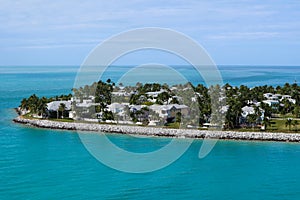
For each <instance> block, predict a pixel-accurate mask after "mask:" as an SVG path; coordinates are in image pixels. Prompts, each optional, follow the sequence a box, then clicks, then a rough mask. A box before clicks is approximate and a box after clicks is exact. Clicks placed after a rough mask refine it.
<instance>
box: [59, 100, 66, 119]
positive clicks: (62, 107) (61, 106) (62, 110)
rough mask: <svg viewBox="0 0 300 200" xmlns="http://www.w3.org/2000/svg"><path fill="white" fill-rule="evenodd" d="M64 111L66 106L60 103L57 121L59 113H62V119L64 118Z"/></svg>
mask: <svg viewBox="0 0 300 200" xmlns="http://www.w3.org/2000/svg"><path fill="white" fill-rule="evenodd" d="M65 110H66V105H65V104H64V103H61V104H60V105H59V108H58V110H57V119H58V117H59V112H61V113H62V114H61V116H62V118H63V117H64V113H65Z"/></svg>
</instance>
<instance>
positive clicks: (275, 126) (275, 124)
mask: <svg viewBox="0 0 300 200" xmlns="http://www.w3.org/2000/svg"><path fill="white" fill-rule="evenodd" d="M297 121H298V123H299V125H297V126H293V125H292V126H291V130H289V127H288V126H286V125H285V123H286V119H272V120H271V123H272V124H271V125H269V126H268V127H267V131H284V132H289V131H290V132H299V131H300V121H299V120H297Z"/></svg>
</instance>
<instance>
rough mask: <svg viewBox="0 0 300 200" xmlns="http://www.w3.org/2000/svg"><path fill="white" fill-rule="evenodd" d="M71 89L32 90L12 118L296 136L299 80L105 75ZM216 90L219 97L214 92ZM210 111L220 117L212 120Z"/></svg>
mask: <svg viewBox="0 0 300 200" xmlns="http://www.w3.org/2000/svg"><path fill="white" fill-rule="evenodd" d="M72 91H73V94H68V95H61V96H56V97H50V98H46V97H41V98H39V97H38V96H36V95H35V94H33V95H31V96H30V97H29V98H24V99H23V100H22V101H21V104H20V106H19V107H18V108H17V111H18V113H19V116H18V117H17V118H15V119H14V122H17V123H23V124H29V125H31V126H36V127H41V128H52V129H66V130H79V131H96V132H110V133H122V134H142V135H149V136H166V137H186V138H218V139H235V140H268V141H292V142H299V141H300V134H298V132H299V131H298V130H299V127H298V126H299V121H300V119H299V116H300V110H299V108H300V105H299V104H300V87H299V86H298V85H297V83H293V84H289V83H286V84H284V85H283V86H277V87H273V86H267V85H264V86H256V87H253V88H249V87H247V86H245V85H241V86H239V87H237V86H232V85H230V84H228V83H227V84H225V85H223V86H219V85H216V86H211V87H206V86H204V85H202V84H198V85H196V86H194V85H192V84H191V83H186V84H178V85H172V86H169V85H167V84H159V83H146V84H142V83H136V85H134V86H124V85H123V84H122V83H119V84H118V85H116V84H115V83H114V82H113V81H112V80H110V79H108V80H107V81H98V82H95V83H93V84H91V85H85V86H83V87H80V88H73V89H72ZM214 91H217V92H218V93H222V94H223V97H220V96H218V97H217V96H214ZM217 98H218V99H217ZM215 102H218V103H215ZM216 105H217V106H216ZM214 112H219V113H222V115H221V116H223V118H222V119H220V118H218V120H214V114H213V113H214ZM217 121H218V122H219V121H220V122H221V123H220V124H218V123H217Z"/></svg>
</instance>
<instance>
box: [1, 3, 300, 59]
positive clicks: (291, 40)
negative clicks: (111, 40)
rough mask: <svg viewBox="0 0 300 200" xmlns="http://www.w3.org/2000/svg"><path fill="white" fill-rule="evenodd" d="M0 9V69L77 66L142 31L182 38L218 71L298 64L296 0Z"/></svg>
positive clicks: (30, 5)
mask: <svg viewBox="0 0 300 200" xmlns="http://www.w3.org/2000/svg"><path fill="white" fill-rule="evenodd" d="M0 5H1V6H0V43H1V45H0V65H80V64H81V63H82V62H83V60H84V59H85V57H86V56H87V55H88V53H89V52H90V51H91V50H92V49H93V48H94V47H95V46H96V45H97V44H99V43H100V42H101V41H103V40H104V39H107V38H108V37H110V36H111V35H114V34H117V33H119V32H122V31H126V30H128V29H133V28H142V27H163V28H170V29H174V30H176V31H179V32H182V33H184V34H186V35H188V36H190V37H192V38H193V39H195V40H196V41H197V42H198V43H199V44H201V45H202V46H203V47H204V48H205V49H206V50H207V51H208V53H209V54H210V56H211V57H212V58H213V60H214V61H215V62H216V63H217V64H220V65H221V64H225V65H226V64H234V65H239V64H242V65H300V56H299V52H300V1H298V0H294V1H291V0H264V1H261V0H206V1H201V0H182V1H178V0H172V1H171V0H170V1H154V0H131V1H123V0H119V1H116V0H111V1H108V0H105V1H104V0H100V1H90V0H86V1H77V0H73V1H68V0H66V1H57V0H44V1H39V0H23V1H10V0H0ZM143 59H144V58H143V56H138V58H135V59H132V58H130V59H124V60H123V62H124V64H135V62H143ZM164 59H166V60H164V61H165V62H167V63H169V64H177V63H173V60H172V59H171V58H167V57H166V58H164ZM130 62H133V63H130Z"/></svg>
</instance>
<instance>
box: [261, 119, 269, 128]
mask: <svg viewBox="0 0 300 200" xmlns="http://www.w3.org/2000/svg"><path fill="white" fill-rule="evenodd" d="M262 125H263V126H265V130H267V127H268V126H270V125H271V121H270V118H269V117H264V119H263V121H262Z"/></svg>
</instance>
